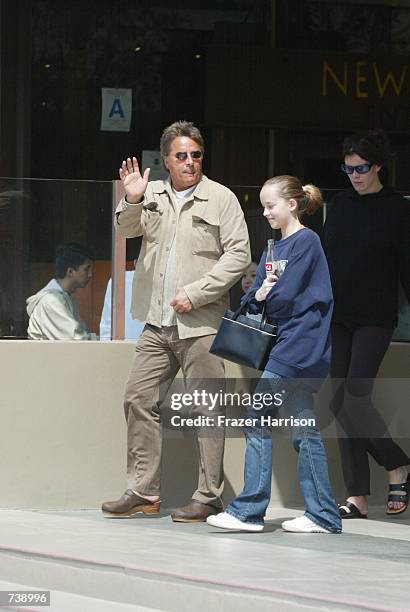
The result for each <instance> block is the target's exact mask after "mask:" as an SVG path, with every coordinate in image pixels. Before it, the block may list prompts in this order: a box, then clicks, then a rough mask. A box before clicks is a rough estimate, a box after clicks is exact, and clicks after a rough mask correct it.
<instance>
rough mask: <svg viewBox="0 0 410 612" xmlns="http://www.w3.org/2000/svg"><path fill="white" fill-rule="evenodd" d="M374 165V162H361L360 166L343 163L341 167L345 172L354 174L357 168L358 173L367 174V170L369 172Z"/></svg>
mask: <svg viewBox="0 0 410 612" xmlns="http://www.w3.org/2000/svg"><path fill="white" fill-rule="evenodd" d="M372 166H373V164H359V165H358V166H348V165H347V164H341V166H340V167H341V169H342V172H344V173H345V174H353V172H354V171H355V170H356V172H357V174H366V172H369V170H370V168H371V167H372Z"/></svg>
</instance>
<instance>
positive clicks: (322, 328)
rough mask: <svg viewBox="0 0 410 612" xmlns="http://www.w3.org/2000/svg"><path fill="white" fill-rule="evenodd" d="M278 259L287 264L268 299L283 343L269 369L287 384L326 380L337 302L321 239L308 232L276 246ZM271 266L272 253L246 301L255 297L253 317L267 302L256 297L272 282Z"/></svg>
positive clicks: (271, 319) (268, 308)
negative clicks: (268, 270)
mask: <svg viewBox="0 0 410 612" xmlns="http://www.w3.org/2000/svg"><path fill="white" fill-rule="evenodd" d="M275 258H276V259H280V260H287V264H286V268H285V270H284V272H283V274H282V276H281V277H280V278H279V280H278V281H277V283H276V284H275V285H274V287H272V289H271V290H270V292H269V293H268V295H267V297H266V312H267V319H268V322H269V323H272V324H274V325H276V326H277V342H276V344H275V346H274V347H273V349H272V351H271V354H270V357H269V361H268V363H267V365H266V368H265V369H266V370H268V371H270V372H275V373H276V374H279V375H281V376H283V377H285V378H304V379H323V378H325V377H326V376H327V374H328V371H329V364H330V351H331V346H330V322H331V318H332V310H333V296H332V288H331V284H330V276H329V269H328V267H327V262H326V257H325V254H324V252H323V249H322V246H321V244H320V240H319V237H318V236H317V234H315V233H314V232H313V231H312V230H310V229H308V228H303V229H301V230H299V231H297V232H295V233H294V234H292V235H291V236H288V238H284V239H282V240H279V241H277V242H275ZM265 260H266V251H265V252H264V253H263V255H262V258H261V260H260V262H259V266H258V270H257V273H256V279H255V282H254V283H253V285H252V287H251V288H250V289H249V291H248V292H247V294H246V296H244V298H243V300H244V299H246V298H247V297H248V296H252V298H251V300H250V305H249V312H250V313H252V314H256V313H259V312H262V309H263V304H264V302H257V301H256V300H255V297H254V296H255V293H256V291H257V290H258V289H259V287H260V286H261V285H262V283H263V281H264V280H265V278H266V272H265ZM306 382H308V381H306ZM311 383H312V384H309V383H308V386H313V387H314V388H318V387H320V381H317V382H316V383H314V382H313V381H311Z"/></svg>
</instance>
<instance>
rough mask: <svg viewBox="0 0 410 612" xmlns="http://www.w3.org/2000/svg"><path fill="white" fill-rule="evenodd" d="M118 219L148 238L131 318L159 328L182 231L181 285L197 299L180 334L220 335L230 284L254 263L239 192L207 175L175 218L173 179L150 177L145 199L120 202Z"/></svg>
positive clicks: (181, 319)
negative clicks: (167, 273) (167, 281)
mask: <svg viewBox="0 0 410 612" xmlns="http://www.w3.org/2000/svg"><path fill="white" fill-rule="evenodd" d="M115 225H116V228H117V231H118V232H119V233H120V234H121V235H122V236H125V237H126V238H134V237H136V236H141V235H142V236H143V241H142V247H141V253H140V256H139V258H138V263H137V266H136V269H135V274H134V282H133V293H132V305H131V312H132V316H133V318H135V319H140V320H142V321H144V320H145V321H146V322H147V323H150V324H151V325H155V326H157V327H161V319H162V301H163V293H164V291H163V289H164V275H165V269H166V265H167V259H168V255H169V251H170V249H171V245H172V241H173V239H174V235H175V232H176V236H175V238H176V258H175V261H176V281H177V282H176V286H177V287H183V288H184V289H185V291H186V293H187V295H188V297H189V299H190V301H191V302H192V305H193V310H192V311H191V312H189V313H183V314H179V313H177V325H178V332H179V337H180V338H193V337H196V336H204V335H207V334H214V333H215V332H216V330H217V329H218V327H219V324H220V321H221V316H222V315H223V313H224V311H225V309H226V308H229V295H228V290H229V289H230V287H231V286H232V285H233V284H234V283H235V282H236V281H237V280H238V279H239V278H240V277H241V275H242V274H243V272H244V271H245V269H246V267H247V266H248V265H249V263H250V249H249V235H248V229H247V227H246V223H245V219H244V215H243V212H242V209H241V207H240V204H239V202H238V200H237V198H236V196H235V195H234V194H233V193H232V192H231V191H230V190H229V189H227V188H226V187H224V186H223V185H220V184H219V183H216V182H215V181H211V180H210V179H208V178H207V177H206V176H202V179H201V180H200V182H199V183H198V185H197V186H196V188H195V190H194V191H193V193H192V194H191V195H190V196H189V198H187V200H186V201H185V202H184V203H183V205H182V208H181V210H180V214H179V221H178V222H177V216H176V213H175V210H174V207H173V204H172V188H171V184H170V182H169V181H151V182H149V183H148V187H147V190H146V192H145V197H144V199H143V200H142V202H140V203H139V204H128V203H127V202H126V201H125V199H124V198H123V199H122V200H121V201H120V203H119V204H118V206H117V209H116V214H115Z"/></svg>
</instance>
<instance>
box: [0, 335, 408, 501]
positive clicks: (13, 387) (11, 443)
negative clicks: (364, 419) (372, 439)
mask: <svg viewBox="0 0 410 612" xmlns="http://www.w3.org/2000/svg"><path fill="white" fill-rule="evenodd" d="M133 350H134V347H133V344H132V343H125V342H112V343H99V342H84V343H82V342H78V343H74V342H72V343H69V342H61V343H52V342H44V343H41V342H33V341H24V340H23V341H6V340H4V341H1V342H0V364H1V399H0V414H1V427H0V507H2V508H39V509H40V508H55V509H63V508H96V507H98V506H99V505H100V504H101V502H102V501H105V500H107V499H115V498H116V497H117V496H119V495H120V494H121V493H122V492H123V490H124V488H125V478H124V471H125V422H124V418H123V413H122V393H123V388H124V384H125V381H126V378H127V374H128V370H129V365H130V362H131V358H132V354H133ZM409 371H410V345H399V344H393V345H392V346H391V348H390V350H389V352H388V354H387V356H386V359H385V361H384V363H383V367H382V375H384V376H395V377H408V376H409ZM247 374H248V375H249V371H248V372H247ZM241 375H242V373H241V370H240V369H239V368H237V367H235V366H233V365H232V364H228V376H229V377H231V378H235V377H239V376H241ZM408 431H409V429H407V430H406V435H407V432H408ZM231 433H232V432H231ZM236 434H237V435H236V437H230V436H228V438H227V443H226V456H225V469H226V489H225V499H226V501H228V500H229V499H230V498H231V497H232V496H233V495H234V492H235V491H238V490H239V489H240V487H241V484H242V474H243V450H244V444H243V439H242V436H241V434H240V432H239V430H238V431H237V432H236ZM403 435H404V434H403ZM407 437H408V438H410V435H407ZM288 438H289V436H288V433H287V432H285V431H283V432H278V433H276V434H275V436H274V476H273V488H272V504H273V505H274V504H276V503H283V504H288V505H291V504H296V503H301V502H302V500H301V498H300V494H299V491H298V485H297V478H296V453H295V452H294V451H293V449H292V448H291V445H290V444H289V439H288ZM400 443H401V444H402V445H403V446H405V447H406V448H407V450H408V451H410V445H409V441H408V440H401V442H400ZM326 445H327V449H328V454H329V465H330V472H331V477H332V481H333V484H334V488H335V494H336V496H337V497H338V498H341V497H342V495H343V485H342V480H341V472H340V465H339V456H338V452H337V445H336V443H335V440H328V441H326ZM373 467H374V466H372V468H373ZM196 473H197V464H196V458H195V451H194V447H193V443H192V439H182V438H181V437H177V438H175V437H173V438H171V437H169V436H167V437H166V438H165V440H164V454H163V490H162V499H163V504H164V507H173V506H175V505H178V504H181V503H185V502H186V501H187V500H188V499H189V498H190V494H191V493H192V491H193V490H194V488H195V482H196ZM373 481H374V491H375V495H374V496H373V498H372V499H373V501H377V502H378V503H381V502H383V501H384V499H385V494H386V484H385V477H384V474H383V470H382V469H380V468H376V469H373Z"/></svg>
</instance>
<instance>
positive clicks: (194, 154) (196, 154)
mask: <svg viewBox="0 0 410 612" xmlns="http://www.w3.org/2000/svg"><path fill="white" fill-rule="evenodd" d="M189 155H190V156H191V158H192V159H201V158H202V151H190V153H189ZM175 157H176V158H177V160H178V161H185V160H186V159H188V153H187V152H186V151H177V152H176V153H175Z"/></svg>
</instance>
